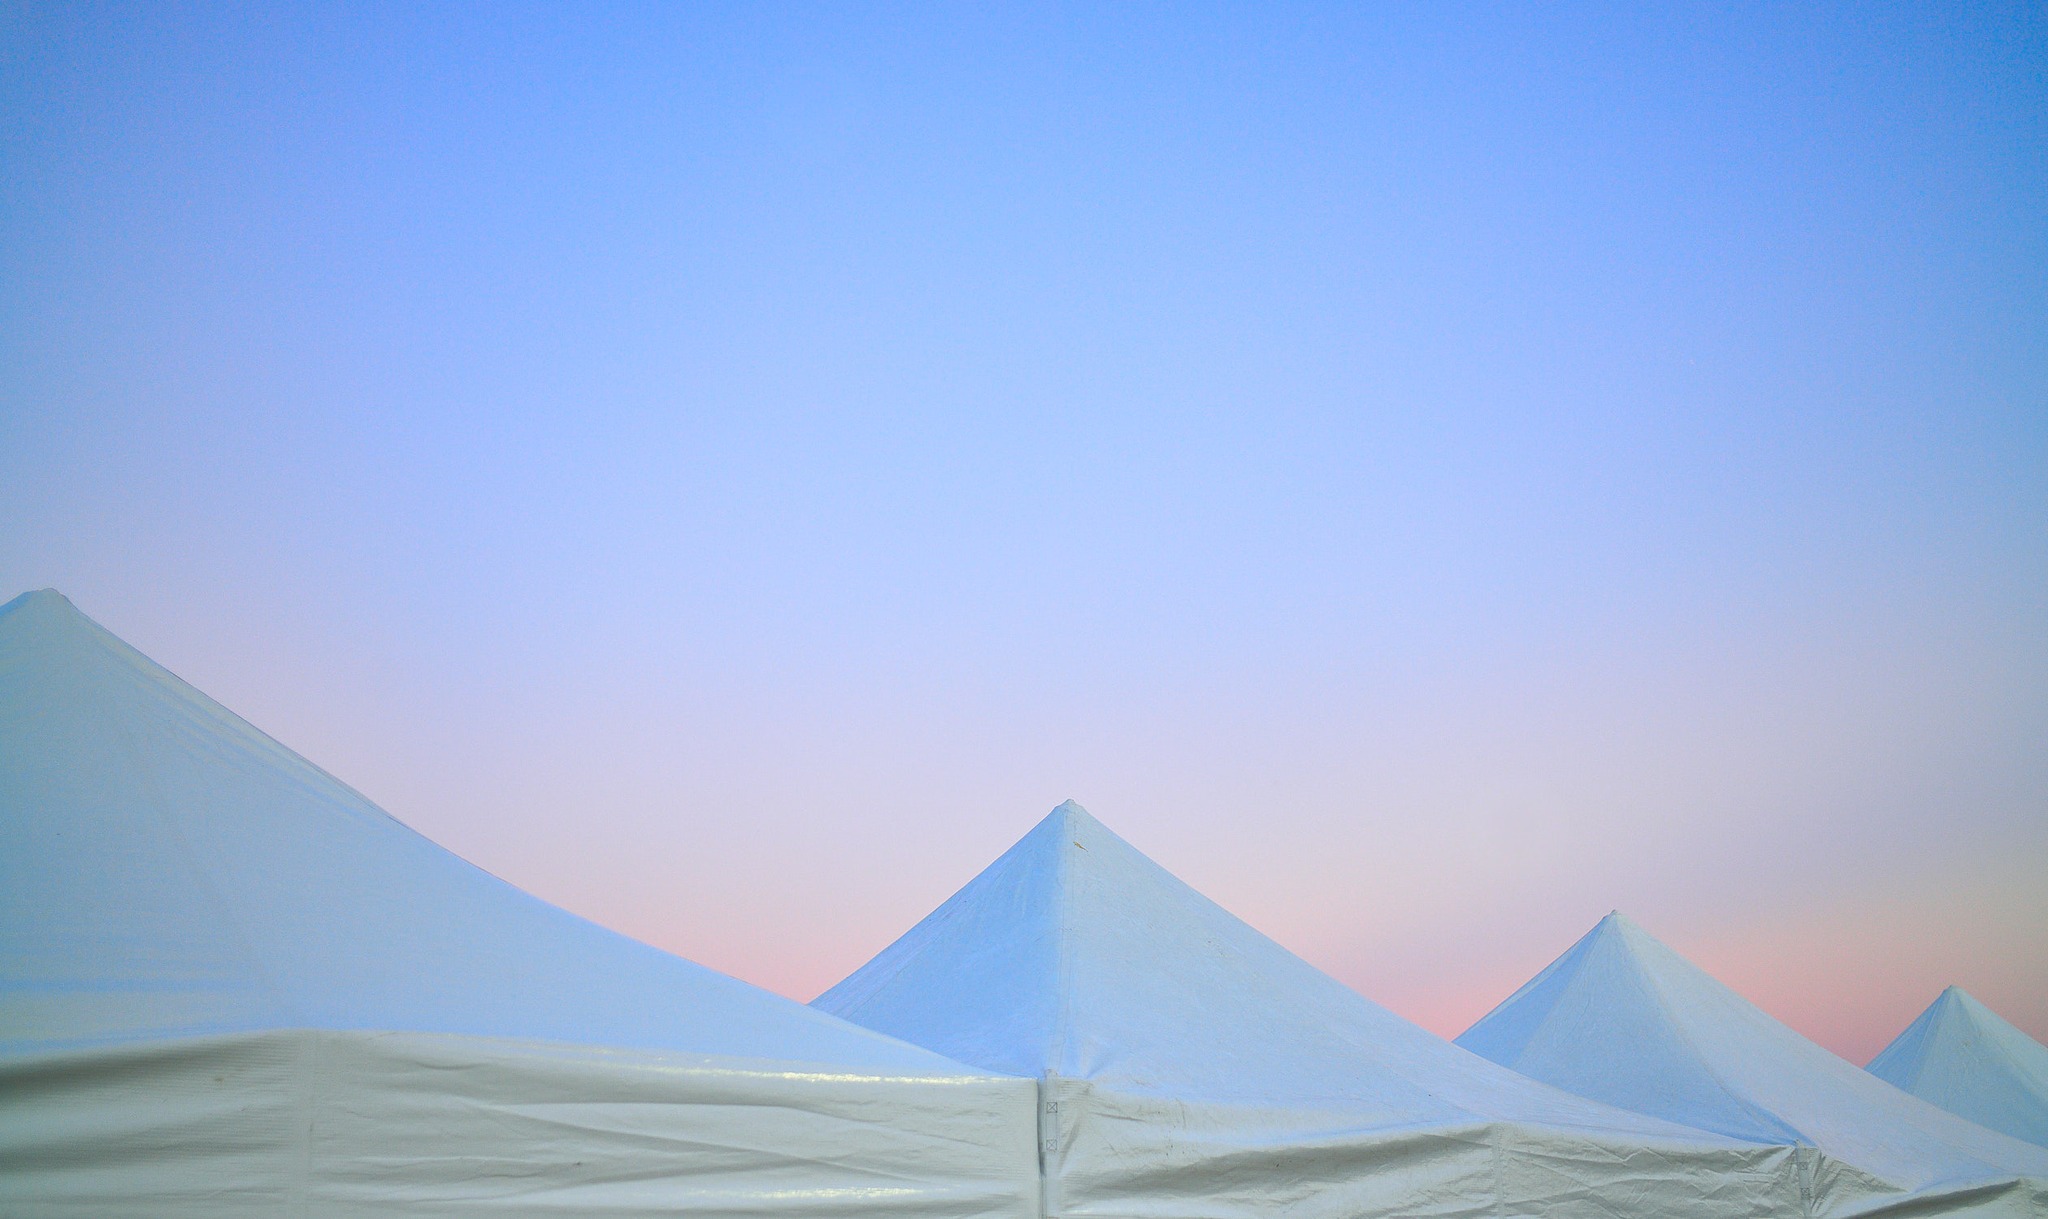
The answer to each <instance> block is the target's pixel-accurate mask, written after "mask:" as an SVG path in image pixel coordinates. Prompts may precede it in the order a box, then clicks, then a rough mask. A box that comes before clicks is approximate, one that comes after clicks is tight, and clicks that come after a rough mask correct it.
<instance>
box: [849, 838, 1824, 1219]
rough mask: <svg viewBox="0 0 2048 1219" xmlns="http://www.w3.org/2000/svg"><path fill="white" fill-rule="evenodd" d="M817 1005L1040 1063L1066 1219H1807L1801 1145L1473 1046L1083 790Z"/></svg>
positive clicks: (1052, 1184)
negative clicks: (1225, 906)
mask: <svg viewBox="0 0 2048 1219" xmlns="http://www.w3.org/2000/svg"><path fill="white" fill-rule="evenodd" d="M816 1006H818V1007H820V1008H822V1009H824V1010H826V1011H829V1012H833V1013H835V1014H838V1015H842V1016H845V1017H847V1018H848V1019H850V1020H854V1021H856V1022H858V1023H861V1024H865V1025H868V1026H869V1027H871V1028H875V1029H878V1030H881V1031H883V1032H886V1033H889V1034H890V1035H892V1036H896V1037H901V1038H903V1039H905V1040H907V1041H912V1042H915V1043H917V1044H919V1045H924V1046H927V1047H929V1048H931V1049H934V1050H937V1051H938V1052H940V1053H943V1054H946V1055H948V1056H949V1057H953V1058H957V1059H959V1060H961V1061H963V1062H968V1063H972V1064H974V1065H976V1066H980V1067H985V1068H987V1069H989V1070H993V1071H1001V1072H1005V1073H1010V1074H1023V1075H1035V1076H1039V1077H1041V1080H1042V1089H1043V1095H1044V1100H1045V1104H1044V1106H1043V1116H1042V1120H1043V1122H1044V1128H1043V1130H1042V1132H1041V1133H1042V1138H1043V1142H1042V1154H1043V1157H1044V1174H1045V1190H1046V1202H1045V1207H1046V1213H1047V1214H1049V1215H1060V1216H1086V1215H1093V1216H1118V1217H1138V1216H1157V1217H1161V1219H1164V1217H1167V1216H1173V1217H1176V1219H1186V1217H1191V1216H1201V1217H1204V1219H1221V1217H1226V1216H1246V1217H1249V1216H1269V1215H1279V1214H1285V1215H1292V1216H1299V1217H1322V1216H1329V1217H1332V1219H1335V1217H1337V1216H1345V1217H1352V1216H1361V1215H1403V1216H1416V1215H1431V1216H1456V1215H1470V1216H1511V1215H1538V1214H1540V1215H1550V1216H1602V1217H1619V1216H1640V1215H1651V1214H1656V1215H1660V1216H1694V1215H1697V1216H1710V1215H1713V1216H1719V1215H1725V1216H1730V1217H1731V1219H1732V1217H1734V1216H1743V1217H1745V1219H1750V1217H1754V1216H1766V1215H1783V1216H1792V1215H1798V1214H1801V1213H1802V1211H1803V1207H1802V1204H1801V1201H1800V1198H1799V1193H1798V1180H1797V1178H1798V1174H1797V1171H1796V1166H1795V1164H1794V1153H1793V1152H1792V1151H1791V1150H1790V1149H1788V1148H1758V1147H1754V1146H1745V1145H1743V1144H1741V1143H1739V1142H1736V1141H1733V1140H1727V1139H1722V1138H1720V1137H1717V1136H1712V1135H1707V1134H1702V1133H1700V1132H1698V1131H1691V1130H1686V1129H1683V1128H1681V1127H1677V1126H1673V1125H1669V1124H1666V1123H1663V1122H1659V1121H1654V1120H1651V1119H1646V1118H1642V1117H1639V1116H1637V1115H1633V1114H1628V1113H1623V1112H1621V1111H1618V1110H1615V1109H1611V1108H1608V1107H1606V1106H1604V1105H1598V1104H1592V1103H1589V1102H1586V1101H1584V1100H1581V1099H1579V1098H1576V1097H1572V1096H1568V1095H1566V1094H1564V1093H1562V1092H1558V1091H1556V1090H1554V1089H1551V1088H1547V1087H1544V1086H1542V1085H1539V1084H1536V1083H1533V1082H1531V1081H1529V1080H1527V1079H1524V1078H1522V1077H1520V1076H1518V1075H1515V1074H1514V1073H1513V1072H1510V1071H1506V1070H1503V1069H1501V1068H1499V1067H1497V1066H1495V1065H1493V1064H1492V1063H1489V1062H1486V1061H1484V1060H1482V1059H1480V1058H1478V1057H1477V1056H1475V1055H1472V1054H1468V1053H1466V1052H1465V1051H1463V1050H1460V1049H1457V1048H1456V1047H1454V1046H1452V1045H1450V1044H1449V1043H1448V1042H1445V1041H1443V1040H1442V1039H1441V1038H1438V1037H1435V1036H1433V1035H1431V1034H1430V1033H1427V1032H1425V1031H1424V1030H1422V1029H1420V1028H1417V1027H1416V1026H1414V1025H1412V1024H1409V1023H1408V1022H1407V1021H1404V1020H1402V1019H1400V1018H1399V1017H1397V1016H1394V1015H1393V1014H1392V1013H1390V1012H1387V1011H1385V1010H1384V1009H1382V1008H1380V1007H1377V1006H1375V1005H1374V1004H1372V1003H1370V1002H1368V1001H1366V1000H1365V999H1363V998H1361V997H1359V996H1358V995H1357V994H1356V993H1354V992H1353V991H1351V990H1349V989H1348V988H1346V987H1344V986H1343V985H1341V984H1340V983H1338V982H1336V981H1335V980H1334V979H1332V978H1330V977H1328V976H1327V975H1325V974H1323V973H1321V972H1319V971H1317V970H1316V969H1315V968H1313V967H1312V966H1310V965H1309V964H1308V963H1306V962H1305V961H1302V960H1301V959H1300V958H1298V957H1296V956H1294V955H1292V954H1291V953H1289V952H1287V951H1286V950H1285V949H1283V948H1281V947H1280V946H1279V945H1277V944H1275V943H1273V942H1272V941H1271V940H1269V939H1267V938H1266V937H1264V936H1262V935H1260V934H1259V933H1258V932H1256V931H1254V930H1253V929H1252V928H1250V927H1248V926H1246V925H1245V924H1244V923H1242V922H1240V921H1239V920H1237V919H1236V918H1233V917H1232V916H1231V915H1230V914H1228V913H1227V912H1225V911H1224V910H1222V909H1221V908H1219V907H1218V906H1216V905H1215V904H1214V903H1212V902H1210V901H1209V900H1207V899H1206V898H1204V897H1202V896H1201V895H1200V894H1198V893H1196V892H1195V891H1194V890H1193V889H1190V888H1189V887H1188V886H1186V885H1184V884H1182V883H1181V882H1180V881H1178V880H1176V879H1175V878H1174V877H1173V876H1171V875H1169V874H1168V873H1167V872H1166V871H1165V870H1164V869H1162V868H1160V867H1159V866H1158V865H1156V864H1154V863H1153V862H1152V861H1151V860H1149V859H1146V858H1145V857H1144V856H1143V855H1141V854H1139V853H1138V852H1137V851H1136V850H1135V849H1133V848H1132V847H1131V846H1130V845H1128V844H1127V843H1125V842H1124V841H1123V840H1122V839H1120V838H1118V837H1116V835H1114V834H1112V833H1110V832H1109V831H1108V830H1107V829H1105V828H1103V827H1102V826H1101V825H1100V824H1099V823H1097V822H1096V821H1095V819H1094V818H1092V817H1090V816H1089V815H1088V814H1087V813H1086V812H1084V811H1083V810H1082V809H1081V808H1080V807H1079V806H1078V805H1075V804H1072V803H1069V804H1063V805H1061V806H1060V807H1059V808H1057V809H1055V810H1053V812H1052V814H1051V815H1050V816H1048V817H1047V818H1046V819H1045V820H1044V821H1042V822H1041V823H1040V824H1039V825H1038V827H1037V828H1036V829H1034V830H1032V831H1031V832H1030V833H1029V834H1027V835H1026V836H1025V837H1024V838H1023V839H1022V840H1021V841H1020V842H1018V843H1017V844H1016V845H1015V846H1014V847H1012V848H1011V849H1010V850H1009V851H1008V852H1007V853H1005V854H1004V855H1003V856H1002V857H1001V858H1000V859H998V860H997V861H996V862H995V863H994V864H992V865H991V866H990V867H989V868H988V869H987V870H985V871H984V872H982V873H981V875H979V876H977V877H976V878H975V879H974V880H973V881H972V882H970V883H969V884H968V885H967V886H966V887H965V888H963V889H961V890H960V892H958V893H957V894H955V895H954V896H953V897H952V898H951V899H949V900H948V901H947V902H946V903H945V904H944V905H942V906H941V907H940V908H939V909H938V910H937V911H936V912H934V913H933V914H932V915H930V916H929V917H927V918H926V919H924V920H923V921H922V922H920V923H919V924H918V925H917V926H916V927H914V928H912V929H911V930H910V931H909V932H908V933H907V934H905V935H904V936H903V937H902V938H901V939H899V940H898V941H897V942H896V943H895V944H894V945H892V946H890V947H889V948H888V949H887V950H885V951H884V952H882V953H881V954H880V955H879V956H877V957H876V958H875V959H874V960H873V961H871V962H869V963H868V964H867V965H866V966H864V967H862V968H861V969H860V970H859V971H858V972H856V973H855V974H853V975H852V976H851V977H849V978H847V979H846V980H845V981H843V982H841V983H840V984H839V985H837V986H835V987H833V988H832V989H831V990H829V991H827V992H826V993H825V994H824V995H822V996H820V997H819V998H818V999H817V1000H816Z"/></svg>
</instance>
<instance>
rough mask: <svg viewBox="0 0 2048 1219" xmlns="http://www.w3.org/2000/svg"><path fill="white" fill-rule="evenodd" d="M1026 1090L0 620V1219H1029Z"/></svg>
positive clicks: (79, 624) (115, 657)
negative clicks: (541, 878)
mask: <svg viewBox="0 0 2048 1219" xmlns="http://www.w3.org/2000/svg"><path fill="white" fill-rule="evenodd" d="M1036 1109H1037V1090H1036V1086H1035V1085H1034V1083H1033V1082H1032V1081H1030V1080H1028V1079H1014V1078H1001V1077H997V1076H993V1075H991V1074H989V1073H988V1072H985V1071H977V1070H973V1069H970V1068H967V1067H963V1066H961V1065H960V1064H958V1063H955V1062H951V1061H949V1060H947V1059H944V1058H942V1057H939V1056H938V1055H935V1054H932V1053H930V1052H928V1051H925V1050H920V1049H918V1048H916V1047H913V1046H908V1045H904V1044H902V1043H900V1042H897V1041H893V1040H891V1039H889V1038H886V1037H882V1036H879V1035H877V1034H875V1033H873V1032H871V1031H869V1030H866V1029H861V1028H856V1027H854V1026H852V1025H849V1024H846V1023H845V1022H843V1021H839V1020H835V1019H832V1018H831V1017H828V1016H825V1015H823V1014H821V1013H819V1012H816V1011H813V1010H811V1009H808V1008H806V1007H804V1006H802V1005H800V1004H796V1003H792V1002H790V1001H789V1000H787V999H784V998H781V997H780V996H776V995H771V994H768V993H767V992H765V991H761V990H758V989H756V988H754V987H751V986H748V985H746V984H745V983H742V982H740V981H738V980H736V979H733V978H729V977H726V976H724V975H721V974H718V973H715V972H713V971H711V970H707V969H704V968H703V967H701V966H697V965H694V964H691V963H690V962H687V961H684V960H681V959H679V958H676V957H673V956H670V955H669V954H667V953H662V952H658V951H656V950H655V949H652V948H649V947H647V946H646V945H643V944H637V943H634V942H633V941H631V940H628V939H626V938H624V937H622V936H619V935H615V934H613V933H611V932H609V931H606V930H604V929H602V928H600V927H597V926H594V925H592V924H590V923H587V922H585V921H583V920H581V919H578V918H575V917H574V916H572V915H569V914H567V913H565V912H564V911H561V910H558V909H556V908H554V907H552V906H549V905H547V904H546V903H544V902H541V901H539V900H537V899H535V898H533V897H531V896H529V895H527V894H525V893H522V892H520V891H518V890H517V889H514V888H512V887H511V886H509V885H506V884H505V883H503V882H502V881H499V880H497V879H496V878H494V877H491V876H489V875H487V874H486V873H484V872H482V871H480V870H478V869H476V868H473V867H471V866H469V865H468V864H466V863H464V862H462V861H461V860H459V859H457V858H455V857H454V856H452V855H450V854H449V853H447V852H446V851H443V850H441V849H440V848H438V847H436V846H434V845H433V844H432V843H429V842H427V841H426V840H425V839H423V838H421V837H420V836H419V835H417V834H414V833H413V832H412V831H410V830H408V829H406V828H405V827H404V826H402V825H400V824H399V823H398V822H396V821H394V820H393V819H392V818H390V817H389V816H388V815H386V814H385V813H384V812H383V811H382V810H380V809H378V808H377V807H376V806H374V805H372V804H371V803H370V802H369V801H367V800H365V799H363V798H362V797H361V796H360V795H358V794H357V793H355V792H353V791H351V790H349V789H348V788H347V787H345V786H344V785H342V784H341V783H339V782H337V781H335V780H334V779H333V778H331V777H330V776H328V775H326V774H325V773H324V772H322V771H321V770H320V769H319V768H318V767H315V766H313V765H312V764H310V763H308V762H306V761H305V760H304V759H303V758H300V757H298V756H297V755H296V754H293V753H292V752H291V751H290V750H287V749H285V748H284V747H283V746H281V745H279V744H278V743H277V742H275V741H273V740H271V739H270V738H268V737H266V736H264V735H263V734H262V733H260V732H258V731H257V730H256V729H254V728H253V727H251V726H250V725H248V724H247V723H245V722H244V721H242V720H241V719H239V718H238V717H236V716H234V715H233V714H231V713H230V712H228V711H227V710H226V709H224V708H222V707H221V706H220V705H219V704H217V703H215V702H213V701H212V700H211V699H209V698H207V697H206V696H205V695H203V694H200V693H199V692H198V691H197V690H194V689H192V688H191V687H190V686H188V685H186V684H185V683H183V682H181V681H179V680H178V679H177V678H176V677H174V676H172V675H171V674H170V673H168V672H166V671H165V670H163V669H162V668H160V667H159V666H157V665H155V664H153V663H151V662H150V661H149V660H148V659H147V658H145V657H143V656H142V655H141V654H140V653H137V652H135V651H134V650H133V649H132V648H129V647H128V646H127V645H125V644H123V643H121V642H120V641H119V640H118V639H115V638H114V637H113V636H112V635H110V634H108V633H107V632H105V631H104V630H102V629H101V628H99V627H98V626H97V625H96V624H94V623H92V622H91V621H90V620H89V619H87V618H85V617H84V615H82V614H79V613H78V612H77V610H75V609H73V608H72V607H71V605H70V604H69V603H68V602H66V601H65V600H64V599H63V598H62V597H60V596H58V595H56V594H54V593H38V594H30V595H28V596H24V597H20V598H17V599H16V600H15V601H13V602H11V603H9V604H8V605H7V606H5V607H4V608H0V1215H6V1216H8V1217H9V1219H14V1217H16V1216H42V1215H50V1216H57V1215H64V1216H105V1215H134V1216H164V1215H193V1216H213V1215H222V1214H230V1215H232V1214H246V1215H276V1214H295V1215H307V1216H358V1215H360V1216H373V1215H374V1216H387V1215H403V1216H411V1215H449V1216H455V1215H462V1216H481V1215H506V1216H525V1215H571V1214H578V1215H582V1214H594V1215H606V1216H634V1215H648V1216H652V1215H669V1216H672V1215H678V1214H686V1215H733V1216H738V1215H793V1216H828V1215H829V1216H846V1217H851V1216H877V1217H879V1216H902V1215H930V1216H958V1217H959V1219H969V1217H972V1216H988V1217H991V1219H996V1217H1001V1219H1026V1217H1028V1216H1033V1215H1036V1214H1037V1211H1038V1169H1037V1159H1036V1150H1035V1148H1036V1143H1035V1138H1036V1128H1037V1116H1036Z"/></svg>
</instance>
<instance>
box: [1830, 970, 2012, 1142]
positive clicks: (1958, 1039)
mask: <svg viewBox="0 0 2048 1219" xmlns="http://www.w3.org/2000/svg"><path fill="white" fill-rule="evenodd" d="M1868 1069H1869V1071H1870V1073H1871V1074H1872V1075H1875V1076H1877V1077H1878V1078H1879V1079H1882V1080H1884V1081H1885V1082H1887V1083H1889V1084H1891V1085H1893V1086H1894V1087H1898V1088H1902V1089H1904V1090H1905V1091H1907V1092H1911V1093H1912V1094H1913V1095H1915V1096H1917V1097H1919V1098H1920V1099H1921V1100H1924V1101H1926V1102H1928V1103H1929V1104H1933V1105H1938V1106H1940V1107H1941V1108H1943V1109H1946V1110H1948V1111H1949V1112H1950V1113H1954V1114H1958V1115H1960V1116H1962V1117H1966V1118H1969V1119H1970V1120H1971V1121H1973V1122H1975V1123H1977V1124H1978V1125H1979V1126H1988V1127H1990V1128H1991V1129H1993V1130H1997V1131H2000V1132H2001V1133H2004V1134H2009V1135H2011V1136H2013V1137H2014V1138H2016V1139H2025V1140H2026V1141H2027V1142H2029V1143H2033V1144H2035V1145H2037V1146H2041V1147H2048V1046H2043V1045H2042V1044H2041V1043H2040V1042H2038V1041H2035V1040H2034V1039H2033V1038H2032V1037H2029V1036H2027V1035H2026V1034H2025V1033H2022V1032H2021V1031H2020V1030H2018V1029H2016V1028H2014V1027H2013V1026H2012V1025H2011V1024H2009V1023H2007V1022H2006V1020H2005V1019H2004V1018H2002V1017H2001V1016H1999V1014H1998V1013H1997V1012H1994V1011H1992V1010H1991V1009H1990V1008H1988V1007H1985V1006H1984V1005H1983V1004H1982V1003H1979V1002H1977V1000H1976V999H1974V998H1972V997H1971V996H1970V995H1969V994H1968V993H1967V992H1965V991H1964V990H1963V989H1962V988H1961V987H1957V986H1951V987H1949V988H1948V989H1947V990H1944V991H1942V992H1941V997H1940V998H1938V999H1936V1000H1935V1001H1934V1002H1933V1003H1932V1004H1930V1005H1928V1008H1927V1010H1926V1011H1924V1012H1922V1013H1920V1018H1919V1019H1917V1020H1915V1021H1913V1023H1912V1024H1910V1025H1908V1026H1906V1031H1905V1032H1903V1033H1900V1034H1899V1036H1898V1039H1897V1040H1895V1041H1893V1042H1892V1043H1891V1044H1890V1045H1888V1046H1886V1047H1885V1048H1884V1049H1883V1050H1882V1051H1881V1052H1879V1054H1878V1056H1877V1057H1875V1058H1873V1059H1871V1060H1870V1066H1869V1068H1868Z"/></svg>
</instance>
